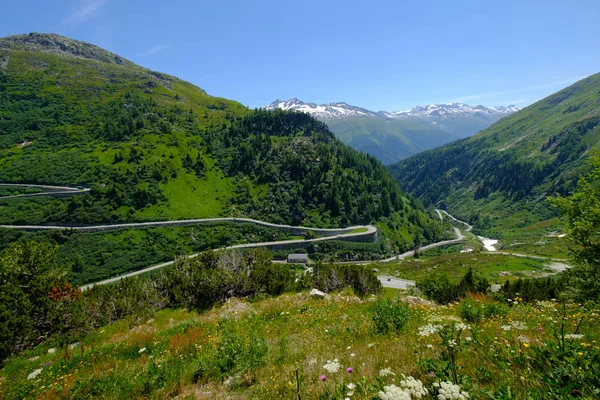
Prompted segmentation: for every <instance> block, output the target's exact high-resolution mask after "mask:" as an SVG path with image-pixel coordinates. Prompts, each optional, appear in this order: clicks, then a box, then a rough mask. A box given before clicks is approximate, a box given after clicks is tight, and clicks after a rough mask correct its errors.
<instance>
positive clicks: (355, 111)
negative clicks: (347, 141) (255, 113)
mask: <svg viewBox="0 0 600 400" xmlns="http://www.w3.org/2000/svg"><path fill="white" fill-rule="evenodd" d="M277 108H279V109H282V110H293V111H299V112H305V113H308V114H310V115H312V116H314V117H316V118H318V119H322V120H328V119H342V118H348V117H360V116H370V117H377V116H379V117H383V118H393V119H413V118H427V119H444V118H448V117H453V116H461V117H469V116H475V117H477V116H495V117H503V116H506V115H509V114H512V113H513V112H516V111H519V110H520V108H519V107H517V106H514V105H510V106H498V107H490V108H488V107H484V106H481V105H479V106H470V105H468V104H462V103H456V102H451V103H446V104H430V105H427V106H417V107H414V108H411V109H410V110H407V111H394V112H387V111H379V112H374V111H370V110H367V109H365V108H361V107H356V106H352V105H350V104H347V103H343V102H341V103H327V104H320V105H319V104H316V103H305V102H303V101H302V100H299V99H297V98H293V99H290V100H287V101H283V100H275V101H274V102H273V103H271V104H269V105H268V106H267V107H266V109H267V110H275V109H277Z"/></svg>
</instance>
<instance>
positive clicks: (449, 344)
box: [447, 340, 458, 347]
mask: <svg viewBox="0 0 600 400" xmlns="http://www.w3.org/2000/svg"><path fill="white" fill-rule="evenodd" d="M447 344H448V346H450V347H455V346H456V345H457V344H458V343H456V340H448V343H447Z"/></svg>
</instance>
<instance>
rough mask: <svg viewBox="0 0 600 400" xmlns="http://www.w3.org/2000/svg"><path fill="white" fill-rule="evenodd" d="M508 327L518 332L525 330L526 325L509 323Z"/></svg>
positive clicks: (518, 322) (515, 322) (517, 322)
mask: <svg viewBox="0 0 600 400" xmlns="http://www.w3.org/2000/svg"><path fill="white" fill-rule="evenodd" d="M510 325H511V326H512V327H513V328H515V329H517V330H519V331H524V330H525V329H527V325H526V324H525V323H524V322H521V321H513V322H511V323H510Z"/></svg>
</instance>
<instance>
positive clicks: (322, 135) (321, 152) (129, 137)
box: [0, 34, 442, 248]
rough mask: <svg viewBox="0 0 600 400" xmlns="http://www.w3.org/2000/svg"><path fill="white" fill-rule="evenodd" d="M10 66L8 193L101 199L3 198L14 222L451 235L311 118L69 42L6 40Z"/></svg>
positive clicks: (396, 238) (1, 125)
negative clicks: (214, 223)
mask: <svg viewBox="0 0 600 400" xmlns="http://www.w3.org/2000/svg"><path fill="white" fill-rule="evenodd" d="M0 59H1V60H2V62H0V93H2V96H1V98H0V182H8V183H40V184H56V185H72V186H89V187H91V188H92V190H91V192H90V194H89V195H87V196H74V197H72V198H70V199H50V198H36V199H20V200H2V201H0V221H1V222H2V223H9V224H25V223H28V224H43V223H47V222H55V223H56V222H64V223H67V222H72V223H73V222H74V223H97V222H117V221H141V220H166V219H180V218H205V217H216V216H250V217H254V218H257V219H262V220H267V221H272V222H281V223H287V224H304V225H312V226H322V227H328V226H340V225H342V226H345V225H350V224H353V223H370V222H374V221H379V223H380V224H382V226H384V227H385V228H387V232H388V235H387V239H388V240H389V243H390V244H391V245H392V246H393V247H400V248H408V247H411V246H413V244H414V243H415V240H416V241H431V240H434V239H436V238H437V237H439V236H440V235H442V229H441V226H440V225H439V223H438V222H437V221H436V220H435V219H434V218H433V217H432V216H431V215H429V214H428V213H426V212H425V210H424V209H423V207H422V206H421V205H420V204H419V203H418V202H416V201H414V200H413V199H412V198H410V197H407V196H406V195H404V194H403V193H402V191H401V190H400V186H399V185H398V183H397V182H396V181H395V180H394V179H393V178H392V176H391V175H390V174H389V173H388V171H386V169H385V168H384V167H383V166H382V165H381V164H380V163H379V162H378V161H377V160H375V159H374V158H373V157H370V156H366V155H364V154H359V153H357V152H356V151H354V150H352V149H350V148H349V147H347V146H345V145H343V144H341V143H340V142H339V141H338V140H336V139H335V138H334V136H333V134H332V133H331V132H330V131H329V130H328V129H327V127H326V126H325V125H324V124H323V123H321V122H318V121H316V120H315V119H313V118H311V117H309V116H307V115H304V114H297V113H291V112H283V111H274V112H266V111H262V110H259V111H252V110H249V109H247V108H246V107H244V106H242V105H241V104H239V103H236V102H234V101H229V100H225V99H221V98H217V97H213V96H209V95H208V94H206V93H205V92H204V91H203V90H201V89H199V88H197V87H195V86H194V85H191V84H190V83H187V82H184V81H181V80H179V79H177V78H174V77H171V76H168V75H166V74H162V73H158V72H154V71H150V70H147V69H144V68H142V67H139V66H136V65H134V64H133V63H131V62H129V61H127V60H124V59H122V58H121V57H119V56H117V55H114V54H112V53H109V52H107V51H105V50H103V49H100V48H98V47H96V46H93V45H90V44H87V43H83V42H77V41H73V40H71V39H67V38H64V37H60V36H57V35H42V34H29V35H19V36H12V37H9V38H3V39H0ZM385 230H386V229H384V231H385Z"/></svg>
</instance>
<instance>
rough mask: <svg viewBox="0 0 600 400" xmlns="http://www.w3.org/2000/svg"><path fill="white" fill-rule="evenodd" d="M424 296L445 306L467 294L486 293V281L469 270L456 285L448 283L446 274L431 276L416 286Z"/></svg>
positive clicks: (478, 274)
mask: <svg viewBox="0 0 600 400" xmlns="http://www.w3.org/2000/svg"><path fill="white" fill-rule="evenodd" d="M417 286H418V287H419V289H421V291H422V292H423V293H424V294H425V296H426V297H427V298H428V299H430V300H434V301H436V302H438V303H441V304H447V303H450V302H452V301H456V300H458V299H460V298H463V297H465V296H466V294H467V293H486V292H487V289H488V287H489V283H488V281H487V279H485V278H484V277H483V276H481V274H480V273H478V272H476V271H474V270H473V268H469V270H468V271H467V273H466V274H465V275H464V276H463V278H462V279H461V281H460V282H459V283H458V284H454V283H452V282H450V278H449V277H448V275H447V274H432V275H429V276H428V277H427V278H425V279H424V280H422V281H421V282H419V283H418V284H417Z"/></svg>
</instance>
